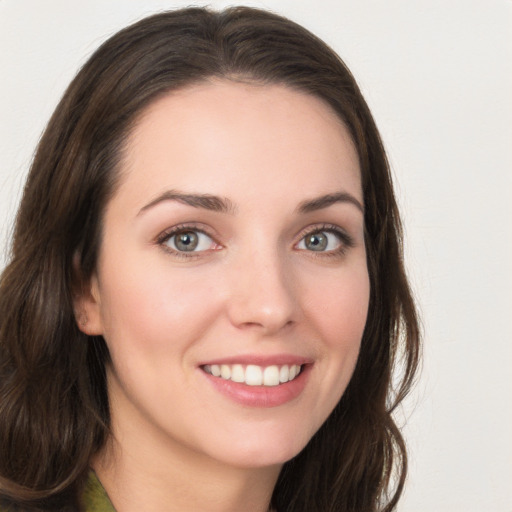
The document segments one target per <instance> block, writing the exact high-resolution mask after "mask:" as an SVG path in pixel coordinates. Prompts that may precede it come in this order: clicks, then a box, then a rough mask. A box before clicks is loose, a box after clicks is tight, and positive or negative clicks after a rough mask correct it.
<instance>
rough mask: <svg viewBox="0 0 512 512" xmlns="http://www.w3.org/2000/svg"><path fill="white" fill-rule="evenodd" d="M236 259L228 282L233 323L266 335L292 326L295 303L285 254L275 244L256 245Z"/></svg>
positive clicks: (290, 274) (289, 269) (290, 273)
mask: <svg viewBox="0 0 512 512" xmlns="http://www.w3.org/2000/svg"><path fill="white" fill-rule="evenodd" d="M251 245H252V244H251ZM237 260H238V261H237V263H236V264H235V265H234V266H233V267H234V269H235V270H234V272H233V275H232V276H231V279H230V286H231V290H230V297H231V298H230V308H229V310H230V317H231V321H232V323H234V324H235V325H237V326H239V327H247V326H252V327H255V328H256V327H258V328H260V329H261V330H263V331H264V332H266V333H273V332H277V331H278V330H279V329H281V328H282V327H284V326H286V325H288V324H290V323H292V322H293V321H294V320H295V314H296V309H297V302H296V296H295V292H294V283H293V279H292V272H291V268H290V266H289V265H288V264H287V261H286V254H284V251H282V250H280V249H279V247H278V245H277V244H264V245H262V244H255V245H252V246H251V247H249V248H246V249H245V250H244V251H241V252H240V254H239V255H238V257H237Z"/></svg>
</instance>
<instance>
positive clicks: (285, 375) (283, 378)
mask: <svg viewBox="0 0 512 512" xmlns="http://www.w3.org/2000/svg"><path fill="white" fill-rule="evenodd" d="M289 378H290V367H289V366H287V365H284V366H281V369H280V370H279V382H288V379H289Z"/></svg>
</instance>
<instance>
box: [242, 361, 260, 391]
mask: <svg viewBox="0 0 512 512" xmlns="http://www.w3.org/2000/svg"><path fill="white" fill-rule="evenodd" d="M245 383H246V384H247V385H248V386H261V385H262V384H263V372H262V371H261V367H260V366H256V365H254V364H250V365H248V366H247V368H246V369H245Z"/></svg>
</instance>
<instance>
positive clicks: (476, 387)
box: [0, 0, 512, 512]
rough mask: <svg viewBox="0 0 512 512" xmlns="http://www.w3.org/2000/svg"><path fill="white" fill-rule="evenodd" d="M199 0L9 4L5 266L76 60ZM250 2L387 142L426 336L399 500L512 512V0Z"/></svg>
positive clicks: (3, 2) (3, 120)
mask: <svg viewBox="0 0 512 512" xmlns="http://www.w3.org/2000/svg"><path fill="white" fill-rule="evenodd" d="M190 3H192V2H191V1H184V2H182V1H163V0H161V1H157V0H151V1H150V0H107V1H105V0H87V1H76V0H45V1H41V0H0V76H1V78H0V247H1V249H2V250H1V251H0V253H1V258H2V259H0V267H2V266H3V265H4V264H5V254H6V251H7V249H6V248H7V241H8V235H9V231H10V226H11V224H12V219H13V216H14V213H15V210H16V205H17V203H18V200H19V197H20V193H21V187H22V183H23V180H24V176H25V174H26V172H27V169H28V166H29V162H30V159H31V155H32V152H33V150H34V147H35V145H36V143H37V140H38V138H39V136H40V134H41V131H42V130H43V127H44V125H45V123H46V121H47V120H48V118H49V116H50V114H51V112H52V110H53V109H54V107H55V105H56V103H57V101H58V99H59V97H60V96H61V94H62V93H63V91H64V88H65V87H66V86H67V84H68V82H69V81H70V80H71V78H72V77H73V75H74V74H75V72H76V70H77V68H78V66H79V65H80V64H82V63H83V62H84V60H85V59H86V57H87V56H88V55H90V53H91V52H92V51H93V50H94V49H95V48H96V47H97V46H98V45H99V44H100V43H101V42H102V41H103V40H104V39H105V38H106V37H107V36H109V35H111V34H112V33H114V32H115V31H117V30H118V29H120V28H121V27H123V26H124V25H126V24H128V23H130V22H132V21H135V20H136V19H139V18H140V17H142V16H143V15H145V14H149V13H152V12H155V11H156V10H162V9H168V8H173V7H177V6H185V5H188V4H190ZM231 3H232V2H224V1H213V2H210V5H212V6H214V7H219V8H220V7H223V6H226V5H230V4H231ZM241 3H245V4H248V5H255V6H260V7H265V8H268V9H271V10H274V11H276V12H278V13H281V14H284V15H286V16H288V17H290V18H292V19H294V20H295V21H298V22H299V23H301V24H303V25H305V26H306V27H307V28H309V29H310V30H312V31H313V32H315V33H316V34H318V35H319V36H320V37H322V38H323V39H324V40H326V41H327V42H328V43H329V44H330V45H331V46H332V47H334V49H335V50H336V51H337V52H338V53H339V54H340V55H341V56H342V58H343V59H344V60H345V62H346V63H347V64H348V65H349V67H350V68H351V69H352V71H353V72H354V74H355V76H356V78H357V79H358V81H359V83H360V85H361V87H362V89H363V92H364V93H365V95H366V98H367V101H368V102H369V104H370V107H371V108H372V110H373V112H374V115H375V118H376V120H377V124H378V125H379V127H380V129H381V132H382V135H383V138H384V141H385V143H386V146H387V148H388V152H389V155H390V159H391V163H392V167H393V172H394V174H395V176H396V181H397V193H398V196H399V200H400V204H401V206H402V210H403V214H404V217H405V225H406V236H407V238H406V242H407V246H406V249H407V264H408V268H409V272H410V274H411V278H412V282H413V287H414V290H415V293H416V295H417V298H418V303H419V307H420V310H421V314H422V318H423V329H424V338H425V362H424V368H423V373H422V377H421V379H420V381H419V383H418V386H417V388H416V390H415V393H414V394H413V396H412V397H411V399H410V400H409V401H408V403H407V407H406V408H405V411H404V417H405V418H406V419H407V425H406V428H405V432H406V435H407V439H408V442H409V446H410V450H411V472H410V478H409V482H408V487H407V491H406V494H405V498H404V500H403V502H402V504H401V506H400V509H399V510H400V511H414V512H416V511H418V512H512V378H511V377H510V374H511V369H512V328H511V317H512V229H511V221H512V215H511V214H512V206H511V202H512V156H511V155H512V151H511V146H512V101H511V94H512V1H511V0H429V1H426V0H421V1H413V0H387V1H383V0H382V1H377V0H359V1H355V0H323V1H322V0H320V1H310V0H267V1H250V2H241ZM196 4H198V5H204V4H205V2H201V1H199V2H197V3H196Z"/></svg>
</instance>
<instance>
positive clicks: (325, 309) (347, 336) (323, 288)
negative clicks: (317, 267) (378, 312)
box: [303, 265, 370, 350]
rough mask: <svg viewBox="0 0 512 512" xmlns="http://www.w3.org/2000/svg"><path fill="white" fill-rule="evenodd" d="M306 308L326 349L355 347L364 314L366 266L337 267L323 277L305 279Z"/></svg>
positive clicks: (366, 280)
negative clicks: (319, 332)
mask: <svg viewBox="0 0 512 512" xmlns="http://www.w3.org/2000/svg"><path fill="white" fill-rule="evenodd" d="M303 287H304V289H305V290H307V291H306V292H304V293H305V294H307V295H309V298H308V301H307V303H308V304H309V306H308V308H307V311H308V314H309V315H310V316H311V318H312V320H313V321H314V324H315V326H316V327H317V329H318V330H319V331H321V332H322V333H323V337H324V340H325V343H326V344H327V345H328V346H329V347H330V349H336V348H339V349H340V350H343V349H346V348H349V347H350V346H355V347H356V348H357V350H358V348H359V344H360V341H361V338H362V335H363V331H364V327H365V324H366V317H367V314H368V304H369V297H370V284H369V277H368V272H367V270H366V266H363V265H361V266H360V267H357V268H355V269H354V268H350V269H347V270H341V271H340V272H339V274H337V275H336V274H335V275H330V276H326V277H325V279H323V280H318V279H316V280H315V279H308V280H307V281H306V282H304V284H303Z"/></svg>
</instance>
